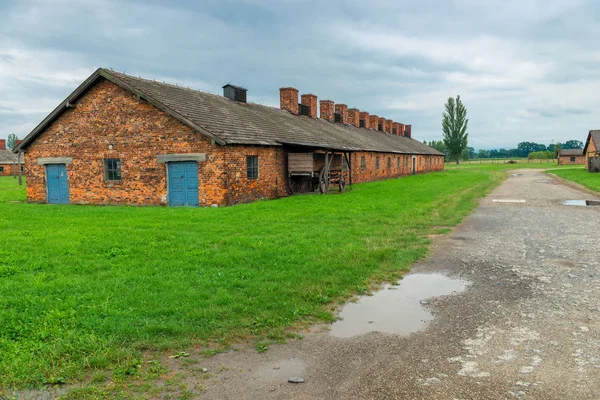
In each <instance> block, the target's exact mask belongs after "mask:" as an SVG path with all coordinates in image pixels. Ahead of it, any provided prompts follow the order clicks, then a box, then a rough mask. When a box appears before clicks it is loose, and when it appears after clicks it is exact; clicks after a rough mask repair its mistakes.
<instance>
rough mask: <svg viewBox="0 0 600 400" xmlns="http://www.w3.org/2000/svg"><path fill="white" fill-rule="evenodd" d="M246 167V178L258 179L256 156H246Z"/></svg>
mask: <svg viewBox="0 0 600 400" xmlns="http://www.w3.org/2000/svg"><path fill="white" fill-rule="evenodd" d="M246 167H247V172H246V176H247V177H248V179H258V156H246Z"/></svg>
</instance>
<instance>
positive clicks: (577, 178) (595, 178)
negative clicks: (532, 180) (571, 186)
mask: <svg viewBox="0 0 600 400" xmlns="http://www.w3.org/2000/svg"><path fill="white" fill-rule="evenodd" d="M548 172H550V173H552V174H554V175H556V176H559V177H561V178H563V179H566V180H569V181H572V182H575V183H578V184H580V185H582V186H585V187H586V188H588V189H592V190H595V191H596V192H600V174H598V173H594V174H590V173H589V172H587V170H586V169H585V168H584V167H583V166H580V167H573V166H571V167H570V168H561V169H552V170H549V171H548Z"/></svg>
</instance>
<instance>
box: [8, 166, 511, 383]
mask: <svg viewBox="0 0 600 400" xmlns="http://www.w3.org/2000/svg"><path fill="white" fill-rule="evenodd" d="M505 175H506V174H505V173H504V172H502V171H498V170H495V169H492V170H489V169H481V168H479V169H470V168H469V169H453V170H449V171H446V172H442V173H433V174H428V175H420V176H411V177H406V178H402V179H393V180H388V181H381V182H373V183H366V184H361V185H355V186H354V188H353V190H352V191H351V192H348V193H345V194H343V195H328V196H320V195H310V196H294V197H289V198H284V199H280V200H276V201H263V202H257V203H253V204H247V205H240V206H236V207H229V208H221V209H203V208H199V209H189V208H163V207H100V206H60V205H54V206H51V205H42V204H26V203H14V201H19V200H24V199H25V195H24V189H23V188H22V187H16V182H15V181H14V180H13V179H12V178H0V232H2V235H1V236H0V321H2V325H1V326H0V393H1V392H2V388H4V389H5V390H7V389H13V388H22V387H26V386H33V387H39V386H40V385H44V384H61V383H64V382H69V383H72V382H77V381H79V382H82V380H83V379H84V378H85V377H88V379H89V377H90V376H94V374H104V373H106V372H107V371H108V373H109V374H110V378H109V379H111V380H112V381H115V380H116V381H119V380H120V379H123V378H126V377H127V376H135V375H136V374H137V369H138V366H139V365H142V364H144V362H145V361H146V360H143V355H144V354H145V351H146V350H166V349H168V350H170V351H174V350H183V349H186V348H188V347H190V346H214V345H220V346H224V345H227V344H228V343H232V342H235V341H238V340H242V339H246V338H249V337H250V338H254V339H256V340H257V341H259V342H260V341H261V340H271V341H272V340H283V339H284V338H285V337H286V333H287V332H289V329H290V328H293V327H297V326H299V324H308V323H313V322H329V321H332V320H333V318H334V315H333V312H332V310H333V308H334V307H332V305H335V304H337V303H338V302H340V301H342V300H344V299H347V298H348V297H350V296H352V295H354V294H357V293H364V292H366V291H368V289H369V287H370V286H371V284H372V283H373V282H374V281H382V280H394V279H397V278H398V277H399V276H401V274H402V273H403V272H404V271H406V270H407V269H408V268H409V266H410V265H411V264H412V263H413V262H414V261H416V260H418V259H420V258H422V257H423V256H424V255H425V254H426V253H427V250H428V245H429V243H430V239H428V235H429V234H432V233H437V232H439V231H440V229H442V230H443V229H444V228H443V227H446V226H453V225H456V224H458V223H459V222H460V221H461V220H462V219H463V218H464V217H465V216H466V215H467V214H468V213H469V212H471V210H472V209H473V208H474V207H475V206H476V204H477V200H478V199H479V198H481V197H483V196H484V195H485V194H486V193H488V192H489V191H490V190H491V189H492V188H494V187H495V186H496V185H498V184H499V183H500V182H501V181H502V179H503V178H504V176H505ZM440 227H441V228H440Z"/></svg>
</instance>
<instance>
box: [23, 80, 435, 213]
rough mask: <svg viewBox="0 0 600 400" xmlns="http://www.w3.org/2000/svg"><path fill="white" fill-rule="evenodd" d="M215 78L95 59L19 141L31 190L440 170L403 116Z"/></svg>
mask: <svg viewBox="0 0 600 400" xmlns="http://www.w3.org/2000/svg"><path fill="white" fill-rule="evenodd" d="M223 89H224V91H223V95H222V96H219V95H215V94H209V93H204V92H200V91H197V90H192V89H189V88H185V87H180V86H176V85H170V84H167V83H163V82H156V81H153V80H148V79H142V78H139V77H134V76H131V75H126V74H122V73H118V72H115V71H112V70H107V69H103V68H100V69H98V70H97V71H96V72H94V73H93V74H92V75H91V76H90V77H89V78H88V79H86V80H85V82H83V83H82V84H81V85H80V86H79V87H78V88H77V89H75V91H74V92H73V93H72V94H71V95H69V97H67V98H66V99H65V100H64V101H63V102H62V103H61V104H60V105H59V106H58V107H57V108H56V109H55V110H54V111H53V112H52V113H50V115H48V116H47V117H46V118H45V119H44V120H43V121H42V122H41V123H40V124H39V125H38V126H37V127H36V128H35V129H34V130H33V131H32V132H31V133H30V134H29V135H27V137H25V139H23V142H22V143H21V144H20V145H18V146H17V147H16V149H15V151H22V152H24V153H25V175H26V177H27V198H28V200H29V201H32V202H48V203H78V204H155V205H161V204H162V205H175V206H177V205H186V206H199V205H200V206H203V205H204V206H211V205H212V206H214V205H217V206H221V205H231V204H238V203H245V202H250V201H254V200H259V199H273V198H278V197H282V196H287V195H289V194H290V193H293V192H296V191H308V190H319V189H321V190H322V191H324V192H325V191H326V190H328V189H329V183H333V184H336V183H337V184H338V185H340V190H342V189H341V186H342V183H341V179H342V178H341V177H344V179H345V181H344V185H345V182H348V183H352V182H354V183H358V182H366V181H371V180H379V179H389V178H397V177H401V176H405V175H412V174H418V173H426V172H431V171H441V170H443V169H444V154H443V153H440V152H439V151H437V150H435V149H432V148H431V147H429V146H427V145H425V144H423V143H421V142H419V141H417V140H415V139H412V137H411V125H404V124H400V123H398V122H394V121H391V120H387V119H385V118H381V117H378V116H376V115H370V114H369V113H367V112H364V111H363V112H360V111H359V110H357V109H355V108H351V109H348V107H347V106H346V105H345V104H334V102H333V101H330V100H322V101H321V102H320V104H318V102H317V96H315V95H312V94H303V95H301V96H300V97H301V98H300V99H299V96H298V90H296V89H294V88H289V87H288V88H281V89H280V108H276V107H268V106H264V105H260V104H255V103H251V102H248V101H247V90H246V89H244V88H242V87H238V86H234V85H225V86H224V87H223ZM386 95H387V94H386ZM299 100H300V101H299ZM318 106H320V113H321V116H320V118H318V117H317V112H318V109H317V107H318ZM329 166H333V167H334V168H335V169H337V170H336V171H333V172H332V174H326V173H324V170H323V168H325V171H330V169H329V168H328V167H329ZM292 172H294V173H295V175H293V174H292ZM323 177H325V178H326V179H327V182H328V183H327V185H322V184H321V179H322V178H323ZM336 180H337V182H336ZM323 188H324V189H325V190H323Z"/></svg>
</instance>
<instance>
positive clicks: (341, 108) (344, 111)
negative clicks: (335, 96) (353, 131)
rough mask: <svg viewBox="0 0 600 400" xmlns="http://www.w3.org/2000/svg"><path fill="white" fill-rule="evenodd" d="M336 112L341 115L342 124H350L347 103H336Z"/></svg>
mask: <svg viewBox="0 0 600 400" xmlns="http://www.w3.org/2000/svg"><path fill="white" fill-rule="evenodd" d="M335 113H336V114H338V115H339V121H336V122H341V123H342V124H345V125H347V124H348V106H347V105H345V104H336V105H335Z"/></svg>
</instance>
